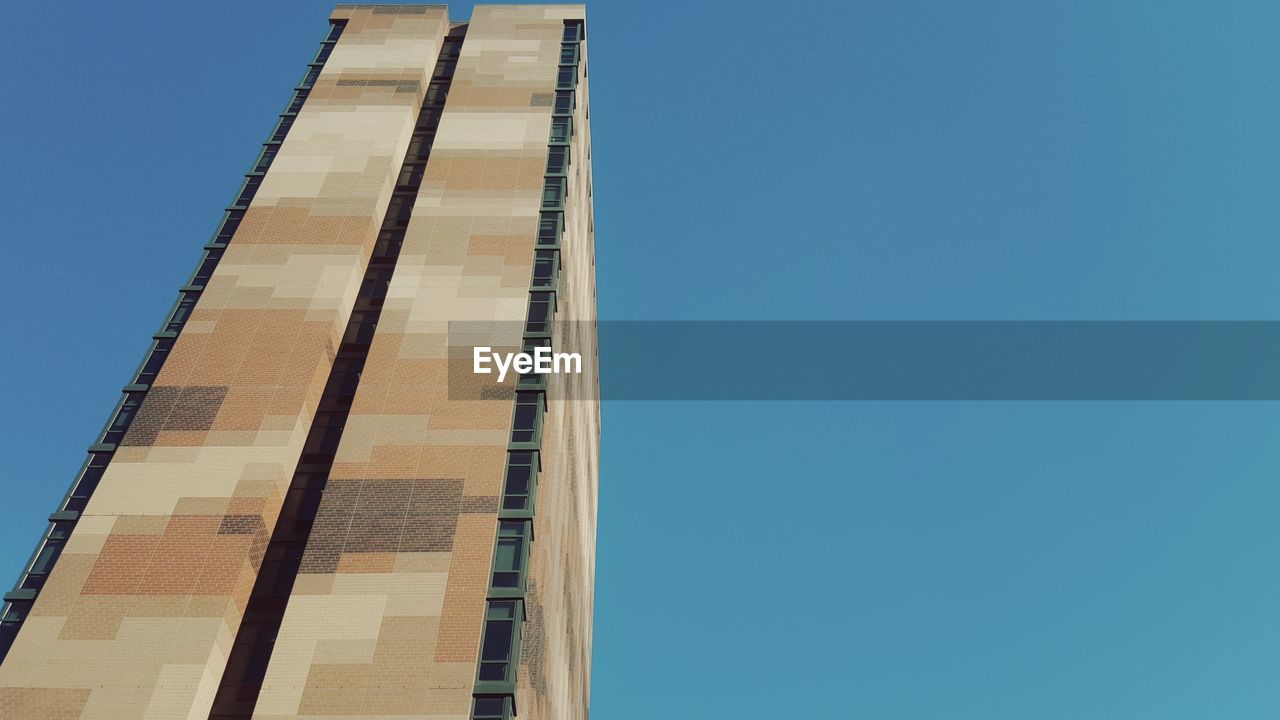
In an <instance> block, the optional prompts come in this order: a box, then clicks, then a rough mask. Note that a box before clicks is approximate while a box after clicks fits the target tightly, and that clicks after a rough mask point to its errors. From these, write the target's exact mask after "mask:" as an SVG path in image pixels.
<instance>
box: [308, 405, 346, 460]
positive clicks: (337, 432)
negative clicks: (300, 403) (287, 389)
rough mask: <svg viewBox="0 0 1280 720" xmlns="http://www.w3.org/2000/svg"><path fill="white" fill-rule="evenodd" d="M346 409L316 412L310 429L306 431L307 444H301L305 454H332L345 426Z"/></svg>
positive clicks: (336, 449) (335, 450)
mask: <svg viewBox="0 0 1280 720" xmlns="http://www.w3.org/2000/svg"><path fill="white" fill-rule="evenodd" d="M346 422H347V413H346V411H338V412H331V413H317V414H316V418H315V422H313V423H312V424H311V431H310V432H308V433H307V444H306V445H305V446H303V448H302V452H303V453H304V454H305V455H311V454H321V455H332V454H333V453H335V452H337V451H338V442H339V441H340V440H341V439H342V430H343V428H344V427H345V426H346Z"/></svg>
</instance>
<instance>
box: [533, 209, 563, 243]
mask: <svg viewBox="0 0 1280 720" xmlns="http://www.w3.org/2000/svg"><path fill="white" fill-rule="evenodd" d="M563 219H564V216H563V215H562V214H560V213H548V212H544V213H542V217H541V218H540V219H539V220H538V244H539V245H543V246H546V245H559V244H560V225H561V223H562V221H563Z"/></svg>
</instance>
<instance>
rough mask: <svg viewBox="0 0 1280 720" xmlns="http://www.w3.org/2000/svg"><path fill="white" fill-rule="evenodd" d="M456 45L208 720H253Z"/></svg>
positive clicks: (428, 101)
mask: <svg viewBox="0 0 1280 720" xmlns="http://www.w3.org/2000/svg"><path fill="white" fill-rule="evenodd" d="M461 44H462V37H461V35H456V36H455V35H451V36H449V37H447V38H446V39H445V43H444V47H443V49H442V50H441V58H442V60H441V62H440V64H438V65H437V66H436V68H435V71H434V73H433V75H434V77H433V79H432V81H431V84H430V85H429V86H428V89H427V92H426V97H425V99H424V100H423V104H422V108H421V109H420V111H419V115H418V123H417V127H416V129H415V131H414V135H413V138H412V140H411V142H410V144H409V149H408V151H407V152H406V153H405V158H404V162H403V163H402V164H401V170H400V174H399V175H398V176H397V181H396V188H395V191H394V192H393V194H392V197H391V201H390V202H389V203H388V206H387V213H386V216H385V217H384V218H383V222H382V227H381V229H380V230H379V232H378V237H377V240H376V241H375V243H374V248H373V253H372V255H371V256H370V258H369V264H368V266H367V267H366V268H365V273H364V277H363V278H362V280H361V283H360V289H359V291H358V292H357V294H356V302H355V306H354V308H353V309H352V312H351V317H350V319H349V320H348V321H347V328H346V331H345V333H344V334H343V337H342V343H341V344H340V345H339V347H338V353H337V355H336V357H335V358H334V362H333V366H332V368H331V369H330V371H329V379H328V381H327V382H326V384H325V388H324V392H323V394H322V395H321V398H320V403H319V405H318V407H317V408H316V414H315V417H314V418H313V420H312V424H311V429H310V430H309V431H308V433H307V438H306V440H305V441H304V443H303V449H302V456H301V458H300V460H299V464H298V469H297V471H296V472H295V473H294V476H293V478H292V480H291V481H290V483H289V490H288V493H287V494H286V496H285V501H284V505H283V507H282V508H281V511H280V517H279V519H278V520H277V521H276V527H275V529H274V530H273V531H272V534H271V540H270V541H269V542H268V544H267V549H266V553H265V555H264V558H263V561H262V568H261V569H260V570H259V571H258V577H257V580H256V581H255V583H254V586H253V590H252V591H251V593H250V595H249V604H248V608H247V610H246V612H245V616H244V619H243V620H242V621H241V623H240V630H239V631H238V632H237V634H236V639H235V641H234V643H233V644H232V649H231V654H230V656H229V657H228V659H227V667H226V670H225V671H224V672H223V675H222V680H221V682H220V683H219V688H218V693H217V695H216V696H215V698H214V704H213V709H212V711H211V713H210V716H209V717H210V720H248V718H251V717H252V716H253V711H254V707H255V706H256V704H257V700H258V695H259V693H260V692H261V689H262V682H263V679H264V678H265V677H266V672H267V665H268V664H269V662H270V660H271V653H272V651H273V650H274V648H275V641H276V636H277V635H278V634H279V632H280V624H281V622H282V620H283V619H284V610H285V606H286V604H287V602H288V598H289V593H290V592H291V591H292V589H293V585H294V582H295V581H296V579H297V576H298V571H299V569H300V568H301V564H302V558H303V555H304V554H305V551H306V546H307V541H308V539H309V538H310V534H311V528H312V525H313V524H314V522H315V519H316V515H317V512H318V511H319V508H320V502H321V498H322V497H323V494H324V487H325V484H326V483H327V481H328V478H329V472H330V470H331V469H332V467H333V459H334V456H335V454H336V453H337V450H338V444H339V442H340V441H341V440H342V433H343V430H344V429H345V428H346V422H347V417H348V415H349V413H350V410H351V403H352V401H353V400H354V398H355V393H356V389H357V388H358V387H359V384H360V375H361V373H362V372H363V371H364V365H365V361H366V360H367V359H368V354H369V346H370V343H371V342H372V341H373V336H374V331H375V330H376V328H377V326H378V320H379V318H380V317H381V314H382V306H383V303H384V301H385V300H386V296H387V290H388V288H389V286H390V283H391V276H392V273H393V272H394V271H395V265H396V261H397V259H398V258H399V256H400V248H401V247H402V246H403V245H404V235H405V229H406V228H407V227H408V224H409V218H410V216H411V215H412V213H413V202H414V199H415V198H416V197H417V194H418V187H419V185H420V184H421V182H422V175H423V169H424V168H425V167H426V163H427V159H428V157H429V155H430V153H431V144H432V140H433V139H434V136H435V130H436V126H437V125H438V124H439V122H440V114H441V112H442V110H443V105H444V98H445V97H446V96H447V95H448V88H449V83H450V82H451V79H452V77H453V70H454V67H455V66H456V64H457V58H458V55H459V52H460V50H461Z"/></svg>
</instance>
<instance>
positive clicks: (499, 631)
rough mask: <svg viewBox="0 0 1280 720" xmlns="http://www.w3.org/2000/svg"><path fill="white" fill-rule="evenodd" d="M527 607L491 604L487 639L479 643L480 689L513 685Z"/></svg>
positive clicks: (486, 619) (518, 603) (503, 602)
mask: <svg viewBox="0 0 1280 720" xmlns="http://www.w3.org/2000/svg"><path fill="white" fill-rule="evenodd" d="M523 605H524V603H523V602H521V601H520V600H516V599H512V600H490V601H489V603H488V606H487V607H486V608H485V613H484V636H483V638H482V639H481V641H480V662H479V663H478V665H479V667H478V668H477V670H476V678H477V681H478V682H477V685H479V684H480V683H497V684H501V685H514V684H515V681H516V666H517V664H518V662H519V659H520V639H521V637H520V636H521V632H520V631H521V627H520V626H521V625H522V620H523V619H524V617H523V616H524V608H523Z"/></svg>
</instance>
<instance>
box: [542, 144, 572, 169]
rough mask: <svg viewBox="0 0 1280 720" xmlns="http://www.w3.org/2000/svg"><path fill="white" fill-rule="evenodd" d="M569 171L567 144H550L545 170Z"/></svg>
mask: <svg viewBox="0 0 1280 720" xmlns="http://www.w3.org/2000/svg"><path fill="white" fill-rule="evenodd" d="M568 171H569V146H568V145H552V146H551V148H550V149H549V150H548V151H547V172H548V173H549V174H563V173H566V172H568Z"/></svg>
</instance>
